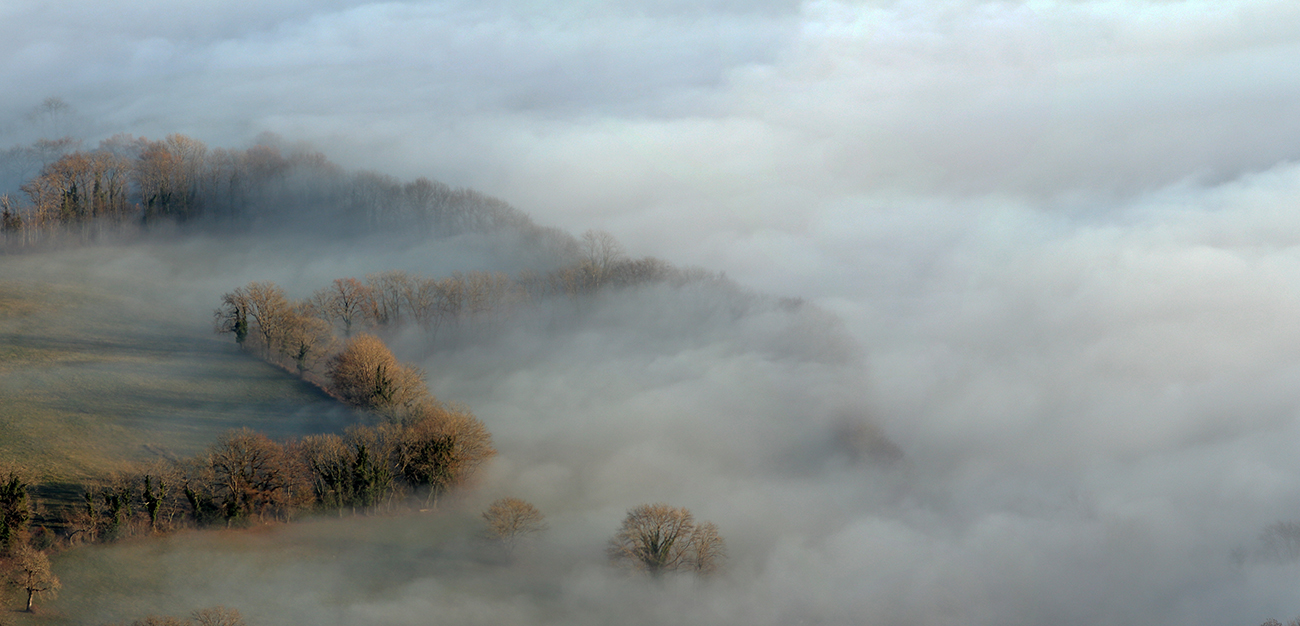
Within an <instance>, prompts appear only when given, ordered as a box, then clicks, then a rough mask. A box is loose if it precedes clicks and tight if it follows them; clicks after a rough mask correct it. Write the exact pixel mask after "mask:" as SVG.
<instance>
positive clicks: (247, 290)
mask: <svg viewBox="0 0 1300 626" xmlns="http://www.w3.org/2000/svg"><path fill="white" fill-rule="evenodd" d="M243 289H244V294H245V297H246V298H247V302H248V319H249V321H250V322H251V324H250V325H251V326H252V327H253V328H255V329H257V332H258V334H259V335H260V336H261V339H262V350H263V354H265V355H267V356H269V355H270V354H271V350H272V349H273V348H274V347H275V346H276V345H277V344H279V343H280V341H279V339H280V337H281V335H282V334H283V333H284V330H285V327H286V326H287V323H288V319H289V314H290V313H291V308H290V306H289V299H288V298H287V297H285V294H284V289H281V288H280V287H279V286H278V285H276V284H275V283H272V282H251V283H248V286H247V287H244V288H243Z"/></svg>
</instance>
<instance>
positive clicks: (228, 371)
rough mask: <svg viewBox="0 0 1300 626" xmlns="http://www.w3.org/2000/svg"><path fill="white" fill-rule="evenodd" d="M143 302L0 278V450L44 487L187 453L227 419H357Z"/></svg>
mask: <svg viewBox="0 0 1300 626" xmlns="http://www.w3.org/2000/svg"><path fill="white" fill-rule="evenodd" d="M213 299H214V301H215V300H216V296H215V295H214V297H213ZM140 304H141V303H137V302H132V301H131V299H130V298H126V297H123V296H119V295H115V294H113V293H111V292H109V291H106V290H102V289H99V288H96V287H93V286H88V285H84V284H83V285H78V284H46V283H36V282H24V281H13V280H10V281H0V462H3V463H5V464H10V465H16V466H19V467H22V468H23V469H24V470H25V471H26V472H27V473H28V474H29V475H30V476H31V478H32V479H33V480H34V481H35V482H37V483H39V484H41V485H42V487H41V489H42V491H45V492H50V493H52V494H53V495H57V494H58V492H60V491H61V490H66V489H70V488H72V487H71V486H72V485H75V484H77V483H82V482H85V481H89V480H94V479H96V478H99V477H103V476H105V475H107V474H110V473H112V472H113V471H116V470H121V469H125V468H126V467H128V466H130V465H131V464H134V463H138V462H149V461H154V460H158V459H168V458H178V457H184V456H189V455H193V454H195V453H197V452H199V451H201V450H203V449H204V448H205V447H206V446H208V445H209V444H211V443H212V442H213V441H214V440H215V439H216V438H217V437H218V436H219V435H220V434H221V433H223V432H225V431H227V430H229V429H232V428H241V427H248V428H252V429H255V430H258V431H261V432H265V433H267V434H268V435H270V436H271V437H273V438H286V437H290V436H298V435H302V434H306V433H312V432H332V431H338V430H342V429H343V428H345V427H346V426H347V425H348V424H349V423H350V420H352V419H353V416H352V414H351V412H350V411H348V410H346V409H344V408H342V407H341V406H339V405H338V404H337V403H336V402H334V401H333V400H332V399H330V398H329V397H328V396H326V395H325V394H324V393H322V392H321V391H320V390H319V389H317V388H315V387H312V386H311V385H308V384H305V383H303V382H302V381H300V380H298V379H297V378H296V377H294V376H292V375H290V374H289V373H287V372H284V371H282V370H280V369H278V368H276V367H274V366H272V365H269V364H267V363H264V362H262V361H261V360H259V359H257V358H253V357H252V356H250V355H247V354H243V353H241V352H240V351H239V350H237V349H236V348H235V346H234V345H233V342H232V341H231V340H230V338H229V337H227V336H218V335H216V334H213V333H211V332H205V329H206V327H205V325H204V324H205V322H206V320H182V321H180V322H178V321H176V320H171V319H166V318H165V317H163V316H162V315H151V314H150V311H149V307H147V306H140ZM60 486H63V487H62V489H61V487H60ZM38 493H40V492H38ZM47 497H48V496H47Z"/></svg>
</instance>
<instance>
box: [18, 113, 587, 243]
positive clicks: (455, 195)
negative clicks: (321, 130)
mask: <svg viewBox="0 0 1300 626" xmlns="http://www.w3.org/2000/svg"><path fill="white" fill-rule="evenodd" d="M0 161H3V162H4V164H5V165H7V166H8V167H6V168H5V169H8V170H11V171H13V173H15V174H16V175H18V176H20V178H21V180H22V181H23V182H22V183H21V186H20V190H21V194H20V195H17V196H10V195H7V194H6V195H2V196H0V230H2V231H3V232H4V233H8V234H10V235H16V237H11V240H16V241H20V242H24V243H26V242H31V241H33V240H35V239H39V237H40V235H41V234H42V233H48V232H51V231H54V230H57V229H60V228H67V227H69V226H74V225H83V226H84V225H87V224H90V223H96V224H98V225H100V226H104V225H106V224H111V223H122V222H123V221H134V222H138V223H148V222H155V221H159V220H166V221H170V222H177V223H196V222H202V223H208V224H214V223H225V224H233V225H243V226H252V225H259V226H262V227H266V226H272V225H275V224H293V225H295V226H297V227H299V228H302V227H306V228H309V229H313V230H324V231H328V232H335V233H345V232H356V231H358V230H362V231H376V230H380V229H394V228H402V229H411V230H414V231H415V232H418V233H420V234H422V235H425V236H428V235H437V236H449V235H456V234H460V233H466V232H488V231H494V230H500V229H510V230H514V231H517V232H519V233H523V234H527V235H529V236H530V237H533V238H538V237H540V238H543V239H550V240H554V242H553V243H558V244H559V245H561V246H563V245H569V244H567V242H565V241H564V240H565V239H570V240H571V238H569V237H567V236H566V235H563V234H562V233H560V232H559V231H556V230H554V229H544V228H539V227H537V226H536V225H534V224H533V222H532V221H531V220H530V219H529V218H528V216H527V215H525V214H524V213H523V212H521V211H519V210H517V209H515V208H514V207H511V206H510V205H508V204H507V203H505V202H503V201H501V200H499V199H496V198H493V197H491V196H487V195H485V194H482V193H479V192H477V191H474V190H472V189H464V188H452V187H450V186H448V185H446V184H444V183H440V182H437V181H432V180H429V179H427V178H419V179H416V180H415V181H412V182H402V181H399V180H397V179H395V178H393V177H391V176H385V175H382V174H377V173H374V172H357V173H348V172H345V171H344V170H343V169H342V168H340V167H339V166H338V165H336V164H334V163H332V162H330V161H329V160H328V159H327V158H326V157H325V156H324V155H323V154H321V153H319V152H314V151H311V150H308V149H305V148H302V147H293V146H286V145H285V144H284V142H283V141H281V140H280V139H279V138H278V137H275V136H274V135H269V134H268V135H263V136H262V137H259V139H258V141H257V142H256V143H255V144H254V145H253V146H251V147H249V148H246V149H224V148H216V149H209V148H208V146H207V145H206V144H204V143H203V142H202V141H199V140H197V139H194V138H192V137H188V136H186V135H182V134H178V133H173V134H171V135H167V136H166V137H164V138H163V139H160V140H150V139H147V138H144V137H133V136H131V135H126V134H119V135H115V136H113V137H110V138H108V139H105V140H103V141H101V142H99V144H98V145H97V146H96V147H95V148H93V149H82V146H81V141H79V140H77V139H74V138H72V137H64V138H62V139H57V140H48V139H42V140H40V141H37V142H36V143H34V144H32V145H30V146H15V147H14V148H11V149H9V150H8V151H5V152H3V153H0ZM33 170H34V171H33ZM24 199H25V200H26V202H23V200H24Z"/></svg>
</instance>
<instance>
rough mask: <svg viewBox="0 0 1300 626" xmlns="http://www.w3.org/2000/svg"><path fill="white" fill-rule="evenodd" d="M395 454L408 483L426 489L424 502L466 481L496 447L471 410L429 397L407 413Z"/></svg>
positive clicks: (429, 501) (433, 499)
mask: <svg viewBox="0 0 1300 626" xmlns="http://www.w3.org/2000/svg"><path fill="white" fill-rule="evenodd" d="M397 454H398V466H399V468H400V470H401V472H402V475H403V477H405V478H406V480H407V482H409V483H410V484H412V485H413V486H415V487H427V488H428V489H429V492H428V495H427V496H426V500H425V502H426V504H427V503H436V502H437V497H438V495H439V494H441V493H443V492H445V491H447V490H449V489H451V488H453V487H456V486H459V485H463V484H464V483H466V482H467V481H468V480H469V479H470V477H471V476H472V475H473V474H474V471H475V470H477V469H478V467H479V466H480V465H482V464H483V463H484V462H485V461H487V460H488V459H490V458H492V457H493V456H494V455H495V454H496V450H495V449H494V448H493V447H492V435H491V433H489V432H488V430H487V427H486V426H484V425H483V422H482V421H480V420H479V419H478V418H477V417H475V416H474V414H473V413H471V412H470V411H468V410H464V409H453V408H448V407H445V406H443V405H441V404H440V403H437V402H436V401H434V400H433V399H431V398H430V399H428V400H426V401H424V402H421V403H420V404H418V405H416V406H415V407H412V409H411V411H410V412H409V414H408V415H407V417H406V419H405V421H404V423H403V425H402V429H401V437H400V440H399V441H398V450H397Z"/></svg>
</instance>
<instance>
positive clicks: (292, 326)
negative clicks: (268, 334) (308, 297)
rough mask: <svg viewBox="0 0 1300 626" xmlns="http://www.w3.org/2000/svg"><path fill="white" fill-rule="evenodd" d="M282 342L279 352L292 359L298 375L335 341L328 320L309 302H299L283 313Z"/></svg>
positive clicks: (314, 362)
mask: <svg viewBox="0 0 1300 626" xmlns="http://www.w3.org/2000/svg"><path fill="white" fill-rule="evenodd" d="M279 343H280V353H281V354H283V355H284V356H286V357H289V359H290V360H291V361H293V364H294V366H295V367H297V368H298V375H299V376H302V375H304V374H306V373H307V372H308V371H310V370H311V369H312V367H314V366H315V365H316V363H318V362H319V361H320V359H321V356H322V355H324V354H326V353H327V352H329V350H330V348H331V346H332V345H333V344H334V334H333V333H331V332H330V326H329V323H328V322H326V321H325V320H323V319H321V318H319V317H317V316H316V315H315V314H314V311H313V308H312V307H311V306H310V305H309V304H307V303H303V302H299V303H296V304H294V305H292V306H291V307H290V308H289V311H288V313H287V314H286V315H285V317H284V328H283V329H282V332H281V333H280V342H279Z"/></svg>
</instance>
